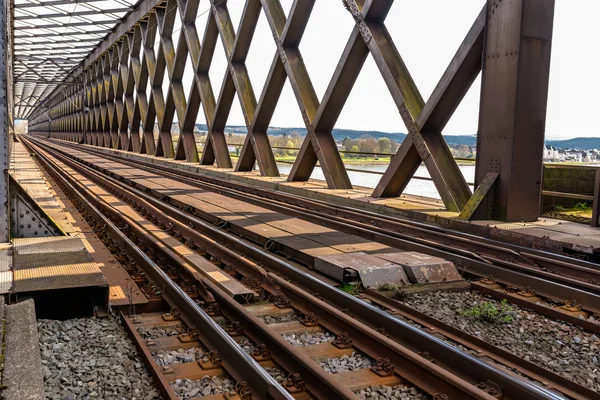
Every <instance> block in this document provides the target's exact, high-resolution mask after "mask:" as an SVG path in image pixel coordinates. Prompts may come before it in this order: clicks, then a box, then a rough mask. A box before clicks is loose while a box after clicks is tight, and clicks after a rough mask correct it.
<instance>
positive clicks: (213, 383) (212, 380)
mask: <svg viewBox="0 0 600 400" xmlns="http://www.w3.org/2000/svg"><path fill="white" fill-rule="evenodd" d="M171 388H172V389H173V391H174V392H175V394H177V395H178V396H180V397H181V398H182V399H191V398H193V397H196V396H210V395H213V394H219V393H226V392H230V391H232V390H234V389H235V382H234V381H233V379H230V378H220V377H218V376H212V377H211V376H205V377H203V378H202V379H198V380H195V381H193V380H190V379H177V380H176V381H175V382H173V383H171Z"/></svg>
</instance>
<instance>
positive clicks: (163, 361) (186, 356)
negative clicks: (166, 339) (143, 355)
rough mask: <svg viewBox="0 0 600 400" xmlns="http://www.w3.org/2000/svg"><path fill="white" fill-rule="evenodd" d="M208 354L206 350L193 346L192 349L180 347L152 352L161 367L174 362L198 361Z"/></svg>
mask: <svg viewBox="0 0 600 400" xmlns="http://www.w3.org/2000/svg"><path fill="white" fill-rule="evenodd" d="M205 354H206V350H204V349H201V348H198V347H192V348H190V349H178V350H171V351H169V350H158V351H157V352H156V353H154V354H152V355H153V356H154V361H156V364H158V365H159V366H160V367H164V366H166V365H173V364H182V363H188V362H193V361H198V360H202V359H204V355H205Z"/></svg>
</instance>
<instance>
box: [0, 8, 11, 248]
mask: <svg viewBox="0 0 600 400" xmlns="http://www.w3.org/2000/svg"><path fill="white" fill-rule="evenodd" d="M10 4H11V2H10V1H5V2H4V4H3V6H2V7H0V13H2V14H1V15H0V25H1V27H0V60H1V62H2V64H1V68H0V69H1V70H0V168H2V171H1V175H0V242H8V241H9V239H10V229H9V222H8V215H9V213H8V210H9V205H8V158H9V155H10V137H9V128H10V115H9V112H10V111H12V110H9V109H8V102H9V88H8V87H7V75H9V74H10V70H11V69H10V64H11V62H12V61H11V59H10V53H9V52H10V49H9V48H10V45H9V41H8V37H7V36H8V34H9V29H10V28H11V23H10V20H9V15H10V14H9V13H10V9H9V7H10ZM11 81H12V79H11Z"/></svg>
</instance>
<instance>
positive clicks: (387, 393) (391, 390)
mask: <svg viewBox="0 0 600 400" xmlns="http://www.w3.org/2000/svg"><path fill="white" fill-rule="evenodd" d="M355 393H356V395H357V396H358V397H359V398H361V399H364V400H421V399H430V397H429V396H427V395H426V394H424V393H422V392H420V391H419V389H417V388H415V387H410V386H406V385H396V386H371V387H369V388H366V389H361V390H358V391H356V392H355Z"/></svg>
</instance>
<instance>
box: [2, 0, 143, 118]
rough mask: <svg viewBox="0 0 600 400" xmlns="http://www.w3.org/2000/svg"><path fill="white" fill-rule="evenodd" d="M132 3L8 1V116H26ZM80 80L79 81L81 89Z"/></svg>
mask: <svg viewBox="0 0 600 400" xmlns="http://www.w3.org/2000/svg"><path fill="white" fill-rule="evenodd" d="M136 2H137V0H14V18H13V23H14V91H15V108H14V118H16V119H18V118H28V117H29V116H30V115H31V113H32V112H33V110H34V109H36V108H37V107H39V106H40V105H41V104H43V103H44V100H46V99H47V98H48V96H49V95H50V94H51V93H52V92H53V91H55V90H56V89H62V88H63V87H64V86H65V85H61V82H63V81H65V80H67V79H68V77H69V76H70V75H71V74H72V73H73V71H74V69H75V68H76V67H77V66H78V65H79V64H80V63H81V61H82V60H83V59H84V58H85V57H86V56H87V55H88V54H89V53H90V52H91V51H92V50H94V49H95V48H96V46H97V45H98V43H99V42H101V41H103V40H104V38H105V36H107V34H109V33H110V32H111V31H112V29H113V27H114V26H115V25H117V24H118V23H119V22H120V21H121V19H122V18H123V17H124V16H125V15H126V14H127V13H129V12H131V11H132V10H134V8H135V5H136ZM82 83H83V82H79V84H80V85H82Z"/></svg>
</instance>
